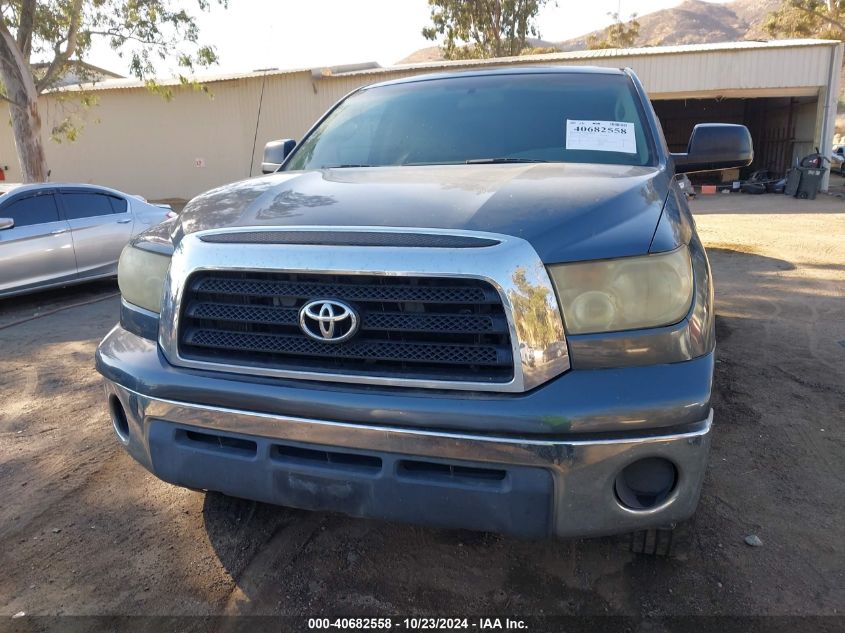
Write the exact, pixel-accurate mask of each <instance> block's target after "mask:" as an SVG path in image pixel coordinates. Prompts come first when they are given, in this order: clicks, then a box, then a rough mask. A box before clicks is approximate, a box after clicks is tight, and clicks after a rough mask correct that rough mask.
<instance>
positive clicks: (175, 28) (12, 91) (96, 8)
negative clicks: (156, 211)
mask: <svg viewBox="0 0 845 633" xmlns="http://www.w3.org/2000/svg"><path fill="white" fill-rule="evenodd" d="M195 2H196V7H197V9H198V10H199V11H208V10H209V9H210V5H211V4H212V3H215V2H216V3H219V4H221V5H223V6H226V3H227V2H228V0H195ZM184 4H185V2H184V1H181V2H180V1H177V0H0V81H2V86H0V99H2V100H4V101H6V102H7V103H8V105H9V112H10V114H11V121H12V130H13V132H14V137H15V146H16V149H17V153H18V160H19V161H20V165H21V177H22V180H23V181H24V182H40V181H44V180H46V179H47V173H48V171H47V160H46V157H45V153H44V146H43V143H42V140H41V116H40V114H39V112H38V95H39V94H41V93H42V92H44V91H46V90H50V89H51V88H54V87H55V86H56V83H57V81H59V80H60V79H61V77H62V76H63V75H64V74H65V73H67V72H68V71H69V70H71V69H73V70H74V72H75V73H76V74H79V73H80V72H82V74H83V75H84V73H85V68H86V67H85V66H84V65H82V64H80V63H79V62H82V61H84V59H85V56H86V55H87V54H88V53H89V52H90V50H91V45H92V43H93V42H95V41H96V40H97V39H101V40H104V41H106V42H108V44H109V45H110V46H111V47H112V48H113V49H114V50H117V51H118V52H119V54H121V56H123V55H128V56H129V62H130V66H129V67H130V71H131V73H132V74H133V75H134V76H135V77H137V78H139V79H142V80H145V81H146V82H147V85H148V86H149V87H150V88H152V89H159V90H160V91H162V90H161V89H160V88H159V87H158V86H157V85H156V84H155V81H154V80H153V79H152V77H153V74H154V72H155V64H156V63H160V62H163V61H165V60H167V59H171V58H175V60H176V63H177V64H178V66H179V68H180V69H182V70H184V71H185V72H189V71H191V70H192V69H193V68H194V67H195V66H196V65H198V66H208V65H209V64H212V63H215V62H216V61H217V55H216V53H215V51H214V48H213V47H210V46H204V45H202V44H200V43H199V29H198V27H197V23H196V18H195V17H194V15H193V14H191V13H189V12H188V11H187V10H185V8H184V7H183V5H184ZM182 80H183V81H184V82H186V83H187V82H188V80H187V79H186V78H185V77H182ZM162 92H166V91H162ZM165 96H167V95H166V94H165ZM81 99H82V100H83V102H84V101H85V100H86V99H90V97H86V96H85V95H84V94H83V95H81ZM63 126H64V128H65V129H64V132H65V133H66V135H68V136H69V137H71V138H72V136H73V132H72V129H71V128H72V126H70V124H69V123H68V122H67V121H65V122H64V123H63ZM59 131H62V130H59ZM68 132H70V134H67V133H68Z"/></svg>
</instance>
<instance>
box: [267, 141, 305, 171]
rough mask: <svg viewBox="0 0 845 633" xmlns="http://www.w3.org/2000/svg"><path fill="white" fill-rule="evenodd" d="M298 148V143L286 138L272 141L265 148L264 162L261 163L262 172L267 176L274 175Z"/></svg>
mask: <svg viewBox="0 0 845 633" xmlns="http://www.w3.org/2000/svg"><path fill="white" fill-rule="evenodd" d="M294 147H296V141H294V140H293V139H292V138H286V139H284V140H281V141H270V142H269V143H267V145H265V146H264V161H263V162H262V163H261V171H262V172H263V173H265V174H272V173H273V172H274V171H276V170H277V169H278V168H279V167H281V166H282V163H283V162H285V159H286V158H287V157H288V154H290V153H291V152H292V151H293V148H294Z"/></svg>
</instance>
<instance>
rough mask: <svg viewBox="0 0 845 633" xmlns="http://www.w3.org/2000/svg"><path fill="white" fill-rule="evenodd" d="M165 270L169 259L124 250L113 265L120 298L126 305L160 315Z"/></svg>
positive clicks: (129, 249)
mask: <svg viewBox="0 0 845 633" xmlns="http://www.w3.org/2000/svg"><path fill="white" fill-rule="evenodd" d="M169 267H170V258H169V257H167V256H165V255H160V254H158V253H151V252H149V251H145V250H141V249H140V248H135V247H134V246H127V247H126V248H124V249H123V252H122V253H121V254H120V261H119V262H118V264H117V285H118V286H120V294H122V295H123V298H124V300H126V301H127V302H128V303H132V304H135V305H136V306H140V307H142V308H145V309H147V310H150V311H152V312H160V311H161V295H162V291H163V289H164V277H165V275H167V269H168V268H169Z"/></svg>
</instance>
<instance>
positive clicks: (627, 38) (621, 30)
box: [587, 13, 640, 49]
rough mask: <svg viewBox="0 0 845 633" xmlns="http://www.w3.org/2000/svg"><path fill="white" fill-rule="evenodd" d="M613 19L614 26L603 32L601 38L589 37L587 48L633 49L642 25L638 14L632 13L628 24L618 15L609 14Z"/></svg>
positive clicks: (596, 36)
mask: <svg viewBox="0 0 845 633" xmlns="http://www.w3.org/2000/svg"><path fill="white" fill-rule="evenodd" d="M608 15H609V16H610V17H611V18H613V24H611V25H610V26H608V27H607V28H606V29H605V30H604V31H602V34H601V36H598V35H590V36H589V37H587V48H589V49H598V48H631V47H632V46H633V45H634V44H635V43H636V41H637V38H638V37H639V36H640V23H639V22H637V14H636V13H632V14H631V17H630V19H629V20H628V22H627V23H626V22H623V21H622V20H621V19H620V18H619V14H618V13H608Z"/></svg>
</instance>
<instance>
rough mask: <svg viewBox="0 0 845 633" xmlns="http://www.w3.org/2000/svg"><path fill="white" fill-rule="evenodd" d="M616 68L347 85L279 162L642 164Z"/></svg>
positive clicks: (646, 155)
mask: <svg viewBox="0 0 845 633" xmlns="http://www.w3.org/2000/svg"><path fill="white" fill-rule="evenodd" d="M653 160H654V159H653V152H652V143H651V139H650V136H649V135H648V132H647V127H646V125H645V122H644V117H643V113H642V109H641V107H640V105H639V100H638V97H637V94H636V93H635V92H634V87H633V84H632V82H631V81H630V79H629V78H628V77H627V76H625V75H610V74H607V75H606V74H597V73H533V74H519V75H507V74H504V75H486V76H468V77H454V78H447V79H434V80H425V81H418V82H411V83H400V84H393V85H386V86H379V87H375V88H368V89H364V90H362V91H360V92H356V93H354V94H353V95H351V96H350V97H349V98H347V99H346V100H345V101H343V102H342V103H340V104H339V105H338V106H337V107H336V108H335V109H334V110H333V111H332V112H331V114H329V116H328V117H326V118H325V120H323V122H322V123H321V124H320V125H319V126H318V127H317V128H316V129H315V130H313V132H312V133H311V134H310V135H309V136H308V137H307V138H306V139H305V140H304V141H303V142H302V144H301V145H300V146H299V147H298V148H297V149H296V151H295V153H294V154H293V156H291V159H290V160H289V161H288V163H287V164H286V165H285V170H286V171H290V170H300V169H325V168H330V167H371V166H372V167H379V166H386V165H442V164H460V163H466V162H522V161H527V162H535V161H536V162H567V163H601V164H616V165H652V164H653Z"/></svg>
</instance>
